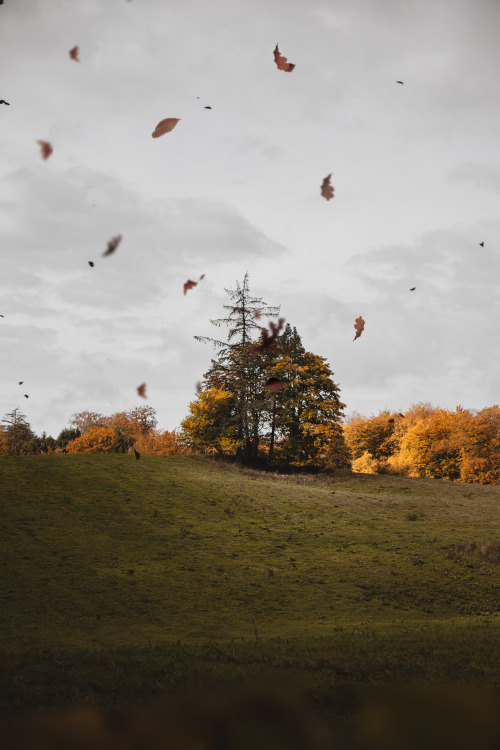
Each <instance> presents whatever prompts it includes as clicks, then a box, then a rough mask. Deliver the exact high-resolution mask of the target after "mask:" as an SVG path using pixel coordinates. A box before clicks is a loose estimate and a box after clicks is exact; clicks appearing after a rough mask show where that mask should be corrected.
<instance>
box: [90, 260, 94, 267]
mask: <svg viewBox="0 0 500 750" xmlns="http://www.w3.org/2000/svg"><path fill="white" fill-rule="evenodd" d="M89 266H90V267H91V268H94V263H92V261H91V260H89Z"/></svg>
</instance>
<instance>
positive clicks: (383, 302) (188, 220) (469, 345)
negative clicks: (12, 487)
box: [0, 0, 500, 436]
mask: <svg viewBox="0 0 500 750" xmlns="http://www.w3.org/2000/svg"><path fill="white" fill-rule="evenodd" d="M499 32H500V3H499V2H498V0H211V1H210V2H207V0H170V1H169V2H164V0H85V2H77V1H76V0H4V3H3V5H0V99H5V100H6V101H7V102H9V104H10V106H7V105H3V104H2V105H0V257H1V265H0V314H2V315H4V317H3V318H0V411H1V414H0V418H1V417H2V416H3V415H4V414H5V413H6V412H8V411H11V410H12V409H13V408H14V407H16V406H18V407H20V408H21V409H22V411H23V412H24V413H25V414H26V416H27V418H28V421H29V422H30V423H31V425H32V427H33V429H34V430H35V431H36V432H37V433H41V432H42V430H46V431H47V432H48V433H52V434H53V435H54V436H56V435H57V434H58V433H59V431H60V430H61V429H62V428H63V427H64V426H66V425H68V424H69V422H70V420H71V416H72V414H74V413H75V412H78V411H82V410H84V409H89V410H93V411H98V412H101V413H104V414H111V413H113V412H116V411H121V410H125V409H129V408H132V407H134V406H141V405H144V404H146V403H147V404H149V405H151V406H153V407H154V408H155V409H156V410H157V414H158V419H159V424H160V426H161V427H162V428H165V429H173V428H175V427H177V426H178V425H179V423H180V421H181V420H182V419H183V417H184V416H186V414H187V412H188V405H189V402H190V401H191V400H192V399H193V398H194V394H195V387H196V382H197V381H198V380H200V379H201V378H202V376H203V373H204V372H205V371H206V370H207V368H208V366H209V364H210V359H211V357H212V356H213V350H211V348H210V347H206V346H204V345H203V344H201V343H198V342H197V341H195V340H194V338H193V336H194V335H206V336H210V335H216V336H217V335H220V334H223V330H222V331H221V330H220V329H216V328H214V327H213V326H211V325H210V323H209V319H210V318H217V317H221V315H222V312H223V311H222V305H223V304H227V303H228V301H229V300H228V297H227V295H226V293H225V292H224V288H230V289H234V288H235V282H236V280H238V281H240V282H241V281H242V279H243V277H244V274H245V272H246V271H249V273H250V287H251V292H252V294H254V295H255V296H258V297H263V299H264V301H265V302H267V303H268V304H270V305H281V315H282V316H283V317H284V318H285V319H286V320H287V321H288V322H289V323H290V324H291V325H292V326H295V327H296V328H297V329H298V332H299V333H300V335H301V336H302V340H303V343H304V346H305V347H306V349H308V350H309V351H312V352H314V353H315V354H319V355H321V356H323V357H325V358H326V359H327V361H328V363H329V365H330V367H331V369H332V370H333V372H334V380H335V382H336V383H337V384H338V385H339V386H340V391H341V397H342V400H343V401H344V402H345V403H346V405H347V406H346V413H350V412H352V411H358V412H360V413H363V414H371V413H377V412H378V411H379V410H380V409H384V408H386V407H387V408H390V409H394V410H398V411H401V410H406V409H407V408H408V407H409V406H410V405H411V404H412V403H416V402H419V401H429V402H431V403H432V404H433V405H434V406H440V407H444V408H451V409H453V408H455V407H456V406H457V405H459V404H460V405H462V406H463V407H466V408H474V409H481V408H483V407H485V406H490V405H492V404H495V403H497V404H498V403H499V400H500V398H499V390H498V389H499V384H500V346H499V341H500V336H499V324H500V323H499V322H500V292H499V289H500V211H499V208H500V205H499V200H500V149H499V146H498V139H499V134H500V93H499V92H500V88H499V80H500V45H499V43H498V38H499ZM277 42H278V43H279V48H280V51H281V54H282V55H285V56H286V57H287V58H288V60H289V62H292V63H294V64H295V66H296V67H295V69H294V70H293V71H292V72H291V73H288V72H284V71H281V70H278V68H277V67H276V65H275V63H274V58H273V50H274V47H275V45H276V43H277ZM75 45H78V46H79V56H80V62H75V61H73V60H71V59H70V57H69V50H70V49H71V48H72V47H74V46H75ZM396 81H403V82H404V85H401V84H398V83H396ZM206 106H210V107H212V109H205V107H206ZM167 117H177V118H180V122H179V123H178V124H177V126H176V128H175V130H173V131H172V132H170V133H167V134H166V135H164V136H162V137H161V138H157V139H153V138H152V137H151V133H152V132H153V130H154V128H155V126H156V125H157V123H158V122H159V121H160V120H162V119H164V118H167ZM37 140H46V141H49V142H50V143H51V144H52V147H53V153H52V155H51V156H50V157H49V158H48V159H47V160H45V161H44V160H42V158H41V153H40V147H39V146H38V145H37ZM330 173H332V178H331V182H332V185H333V186H334V188H335V197H334V198H333V200H330V201H326V200H325V199H324V198H322V197H321V195H320V185H321V183H322V181H323V178H324V177H326V176H327V175H328V174H330ZM118 234H121V235H122V236H123V240H122V242H121V244H120V245H119V247H118V248H117V250H116V251H115V253H114V254H113V255H110V256H109V257H106V258H103V257H102V253H103V251H104V250H105V249H106V246H107V243H108V241H109V240H110V239H111V238H112V237H114V236H116V235H118ZM480 242H484V247H481V246H480V245H479V243H480ZM89 260H91V261H93V262H94V263H95V266H94V268H90V266H89V265H88V261H89ZM201 274H205V278H204V279H203V281H201V282H200V283H199V284H198V286H197V287H196V288H195V289H193V290H190V291H189V292H188V293H187V295H186V296H184V295H183V284H184V282H185V281H186V280H187V279H188V278H189V279H193V280H196V279H198V278H199V277H200V276H201ZM414 286H415V287H416V289H415V291H413V292H412V291H410V288H411V287H414ZM360 315H361V316H362V317H363V318H364V320H365V321H366V327H365V330H364V332H363V334H362V336H361V338H359V339H358V340H357V341H355V342H353V338H354V328H353V326H354V321H355V319H356V318H357V317H358V316H360ZM21 380H22V381H24V384H23V385H22V386H19V385H18V382H19V381H21ZM142 382H146V383H147V393H148V401H147V402H146V401H144V400H142V399H141V398H140V397H138V395H137V390H136V389H137V386H138V385H139V384H141V383H142ZM24 393H26V394H28V395H29V399H25V398H24V395H23V394H24Z"/></svg>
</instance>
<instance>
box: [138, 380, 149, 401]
mask: <svg viewBox="0 0 500 750" xmlns="http://www.w3.org/2000/svg"><path fill="white" fill-rule="evenodd" d="M137 393H138V394H139V396H142V398H147V396H146V383H142V384H141V385H139V386H137Z"/></svg>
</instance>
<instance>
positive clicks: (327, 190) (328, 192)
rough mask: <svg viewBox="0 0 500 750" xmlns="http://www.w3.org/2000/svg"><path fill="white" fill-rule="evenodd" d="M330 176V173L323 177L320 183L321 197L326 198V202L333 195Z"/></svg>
mask: <svg viewBox="0 0 500 750" xmlns="http://www.w3.org/2000/svg"><path fill="white" fill-rule="evenodd" d="M331 176H332V173H331V172H330V174H329V175H328V177H325V179H324V180H323V182H322V183H321V195H322V196H323V198H326V200H327V201H329V200H330V199H331V198H333V193H334V192H335V191H334V189H333V188H332V186H331V185H330V177H331Z"/></svg>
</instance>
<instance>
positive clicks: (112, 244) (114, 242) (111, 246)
mask: <svg viewBox="0 0 500 750" xmlns="http://www.w3.org/2000/svg"><path fill="white" fill-rule="evenodd" d="M121 241H122V236H121V234H118V235H117V236H116V237H112V238H111V239H110V241H109V242H108V247H107V248H106V250H105V251H104V252H103V254H102V257H103V258H105V257H106V255H111V253H114V252H115V250H116V248H117V247H118V245H119V244H120V242H121Z"/></svg>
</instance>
